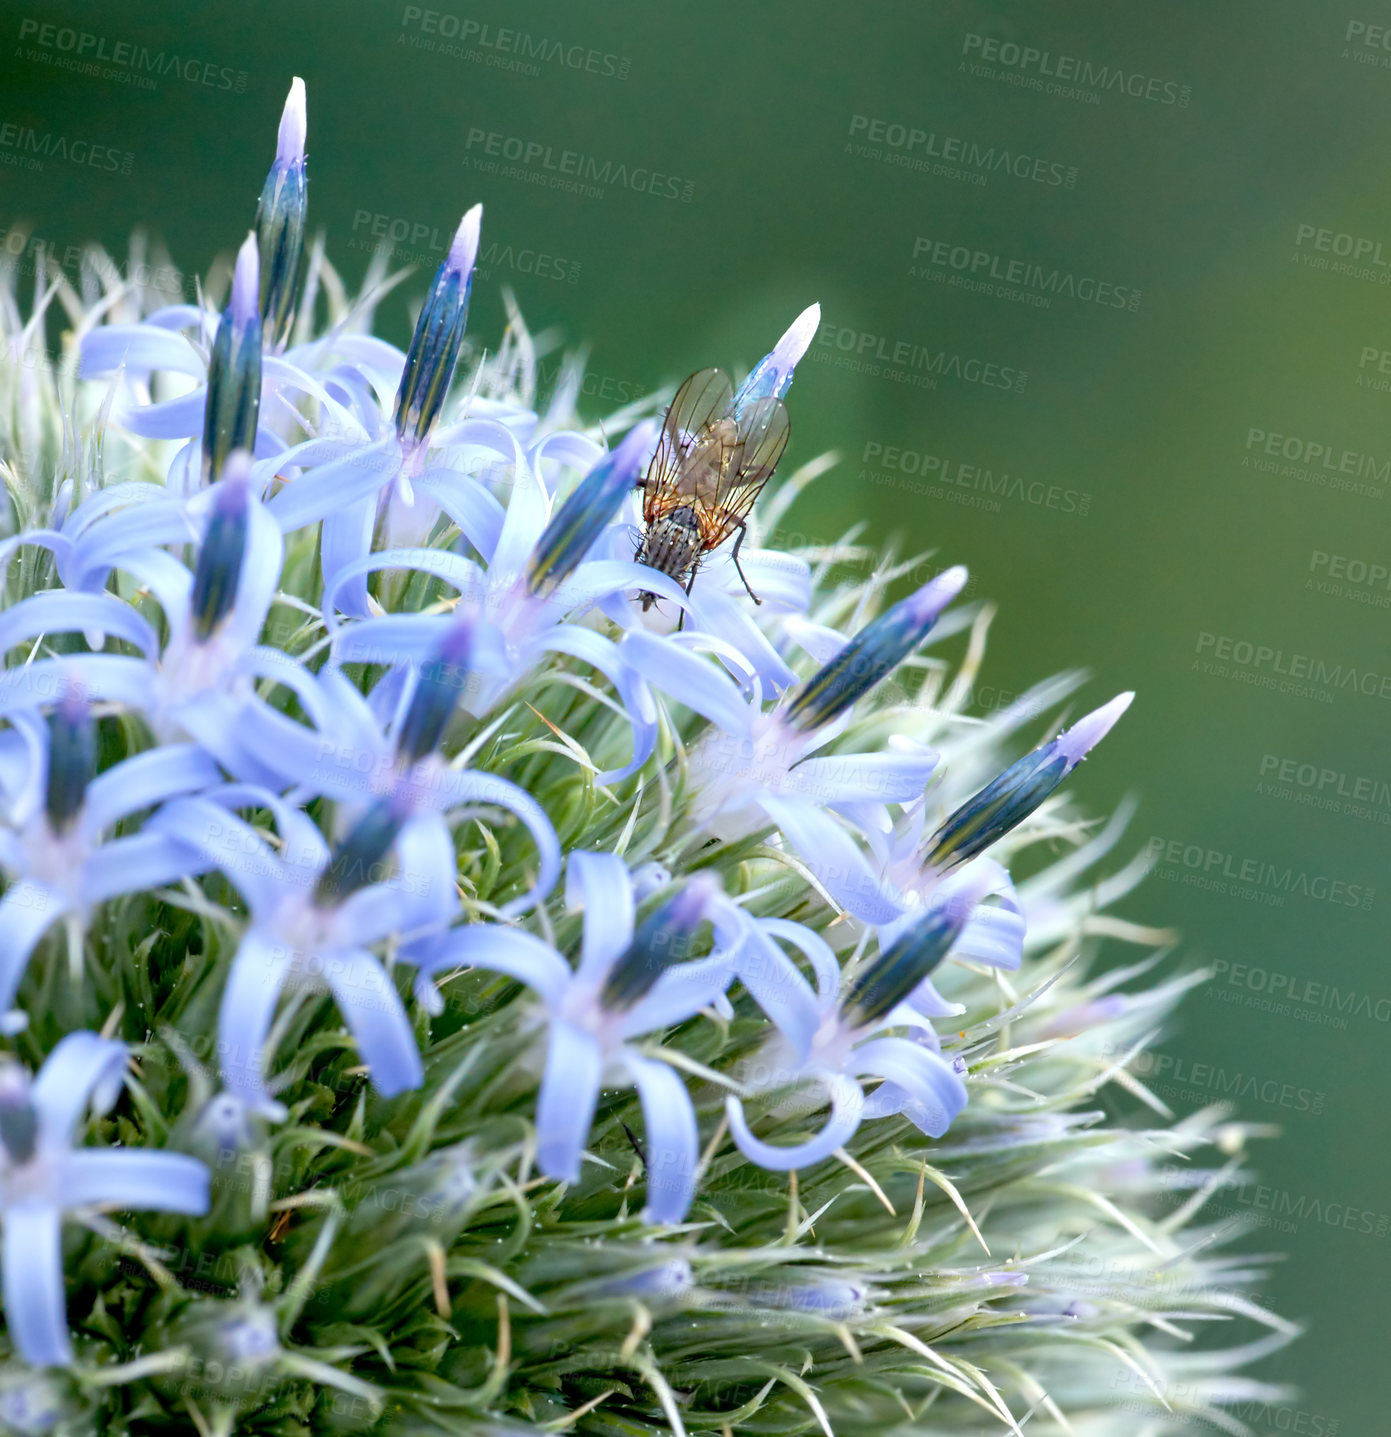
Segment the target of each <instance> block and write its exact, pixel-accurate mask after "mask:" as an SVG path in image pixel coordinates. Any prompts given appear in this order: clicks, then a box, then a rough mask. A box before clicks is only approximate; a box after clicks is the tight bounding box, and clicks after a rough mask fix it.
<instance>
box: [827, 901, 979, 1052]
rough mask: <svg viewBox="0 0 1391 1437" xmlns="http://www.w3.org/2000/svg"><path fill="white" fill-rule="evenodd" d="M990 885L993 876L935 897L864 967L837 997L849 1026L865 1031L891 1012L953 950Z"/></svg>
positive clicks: (842, 1014)
mask: <svg viewBox="0 0 1391 1437" xmlns="http://www.w3.org/2000/svg"><path fill="white" fill-rule="evenodd" d="M993 882H994V878H993V875H989V874H985V875H982V876H981V877H980V878H979V879H978V880H977V881H976V882H975V883H973V884H969V885H968V886H966V887H964V888H961V889H959V890H958V891H957V892H955V893H951V894H947V895H939V896H938V897H937V899H936V900H935V901H934V902H933V903H932V904H930V905H929V906H928V908H927V910H926V911H925V912H924V913H923V914H922V915H921V917H919V918H917V919H915V920H914V921H913V922H912V923H910V924H909V925H908V927H907V928H905V929H904V930H903V932H902V933H900V934H899V935H898V937H897V938H895V939H894V941H893V942H892V943H890V944H889V946H888V947H887V948H885V949H884V950H883V951H882V952H881V953H880V954H879V956H878V957H877V958H876V959H874V961H873V962H871V963H867V964H866V965H865V966H864V967H863V968H862V969H861V970H860V971H859V973H857V974H856V975H855V977H854V978H853V979H852V980H851V981H850V982H849V983H848V984H847V985H846V988H845V992H844V993H843V994H842V996H841V1000H840V1011H841V1016H842V1017H843V1018H844V1020H845V1022H846V1024H847V1026H849V1027H851V1028H866V1027H868V1026H869V1025H870V1024H871V1023H877V1022H878V1021H879V1020H880V1019H881V1018H885V1017H887V1016H888V1015H889V1014H890V1013H892V1012H893V1010H894V1009H895V1008H896V1007H898V1005H899V1004H900V1003H902V1002H903V1000H904V999H905V998H907V997H908V995H909V994H910V993H912V992H913V990H914V989H915V988H916V987H917V986H918V984H920V983H921V982H922V981H923V979H924V978H926V977H927V976H928V975H929V974H930V973H931V972H932V970H933V969H934V968H936V966H937V965H938V964H939V963H940V962H941V961H942V959H943V958H945V957H946V956H947V954H948V953H950V952H951V949H952V945H953V944H954V943H955V942H956V940H957V939H958V938H959V937H960V936H961V930H962V929H963V928H964V927H965V926H966V921H967V919H969V918H970V916H971V913H972V911H973V910H974V908H975V906H976V904H977V903H979V902H980V900H981V899H982V898H984V897H985V895H986V893H987V892H988V890H989V888H990V886H991V884H992V883H993Z"/></svg>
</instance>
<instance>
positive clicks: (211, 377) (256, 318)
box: [203, 234, 261, 484]
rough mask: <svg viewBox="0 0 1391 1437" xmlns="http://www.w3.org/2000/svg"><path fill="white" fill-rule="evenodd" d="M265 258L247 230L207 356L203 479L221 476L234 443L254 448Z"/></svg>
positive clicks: (259, 394) (236, 447)
mask: <svg viewBox="0 0 1391 1437" xmlns="http://www.w3.org/2000/svg"><path fill="white" fill-rule="evenodd" d="M260 275H261V263H260V259H259V257H258V252H257V248H256V236H255V235H254V234H249V235H247V237H246V239H245V241H244V242H243V244H242V247H241V249H239V250H238V251H237V263H236V267H235V268H234V269H233V271H232V297H231V299H230V300H228V302H227V308H226V309H224V310H223V311H222V318H221V320H220V321H219V322H218V326H217V338H216V339H214V340H213V348H212V354H211V355H210V356H209V357H208V397H207V402H206V403H205V405H204V406H203V482H204V483H205V484H206V483H208V482H210V481H211V480H214V479H218V478H220V477H221V475H222V467H223V465H224V464H226V462H227V456H228V455H229V454H230V453H231V452H232V451H233V450H234V449H246V450H250V451H254V450H255V448H256V421H257V419H258V418H259V417H260V413H261V300H260V283H261V278H260Z"/></svg>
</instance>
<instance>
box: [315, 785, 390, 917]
mask: <svg viewBox="0 0 1391 1437" xmlns="http://www.w3.org/2000/svg"><path fill="white" fill-rule="evenodd" d="M410 812H411V810H410V806H409V804H408V803H407V802H406V801H405V800H404V799H403V798H400V797H398V796H396V795H391V796H389V797H387V798H379V799H378V800H377V801H376V803H374V804H373V805H372V807H371V808H369V809H368V810H367V812H366V813H364V814H363V815H362V817H361V818H359V819H358V821H357V822H356V823H355V824H354V825H353V826H352V827H351V828H350V829H349V830H348V832H347V834H346V835H345V836H344V838H343V839H342V841H341V842H339V843H338V845H337V846H336V847H335V848H334V850H333V852H332V853H331V854H330V855H329V860H328V863H327V864H326V865H325V867H324V871H323V872H322V873H321V874H320V875H319V881H318V883H317V884H315V886H314V901H315V903H317V904H318V905H319V907H321V908H331V907H332V906H333V905H334V904H337V903H341V902H342V901H343V900H344V899H345V898H347V897H348V896H349V895H350V894H353V893H356V892H357V890H358V889H359V888H366V887H367V885H368V884H369V883H379V882H380V881H381V877H382V869H383V866H384V864H385V862H386V856H387V854H388V853H390V852H391V845H392V844H393V843H395V842H396V835H397V834H398V833H400V831H401V828H402V826H403V825H404V824H405V821H406V819H407V818H409V817H410Z"/></svg>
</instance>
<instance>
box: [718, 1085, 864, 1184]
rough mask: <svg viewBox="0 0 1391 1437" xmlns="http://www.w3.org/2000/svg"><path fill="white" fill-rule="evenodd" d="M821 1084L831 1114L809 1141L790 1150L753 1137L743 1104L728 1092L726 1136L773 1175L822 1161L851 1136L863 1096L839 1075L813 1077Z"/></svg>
mask: <svg viewBox="0 0 1391 1437" xmlns="http://www.w3.org/2000/svg"><path fill="white" fill-rule="evenodd" d="M817 1076H818V1078H819V1080H820V1081H821V1082H822V1083H824V1085H825V1088H826V1092H827V1095H828V1097H829V1098H830V1101H831V1115H830V1117H829V1118H828V1119H827V1120H826V1125H825V1127H823V1128H822V1129H821V1131H820V1132H819V1133H817V1135H816V1136H815V1137H813V1138H808V1139H807V1140H806V1141H805V1142H801V1143H796V1144H794V1145H793V1146H791V1147H780V1146H777V1145H775V1144H773V1143H765V1142H763V1141H762V1140H761V1139H760V1138H756V1137H754V1135H753V1133H752V1131H751V1130H750V1129H749V1125H748V1121H747V1119H746V1118H745V1117H744V1107H743V1104H742V1103H741V1102H740V1101H739V1099H738V1098H736V1097H735V1096H734V1095H733V1094H732V1093H731V1094H730V1095H729V1097H728V1098H726V1099H725V1117H726V1118H728V1120H729V1131H730V1136H731V1137H732V1138H733V1139H734V1143H735V1146H736V1147H737V1148H738V1149H739V1151H740V1152H741V1153H743V1154H744V1156H745V1157H746V1158H748V1159H749V1161H750V1162H752V1163H757V1164H758V1166H759V1167H761V1168H768V1169H770V1170H771V1171H773V1172H788V1171H790V1170H791V1169H792V1168H804V1167H809V1166H810V1165H811V1164H812V1163H819V1162H822V1161H823V1160H824V1159H826V1158H828V1157H830V1156H831V1154H832V1153H834V1152H835V1150H836V1149H837V1148H840V1147H844V1146H845V1144H846V1143H848V1142H849V1141H850V1139H851V1138H853V1137H854V1136H855V1130H856V1129H857V1128H858V1127H859V1126H860V1118H861V1116H862V1113H863V1110H864V1094H863V1093H862V1092H861V1091H860V1085H859V1084H858V1083H857V1082H855V1080H854V1079H853V1078H848V1077H845V1076H843V1075H842V1074H840V1073H824V1074H818V1075H817Z"/></svg>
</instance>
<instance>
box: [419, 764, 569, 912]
mask: <svg viewBox="0 0 1391 1437" xmlns="http://www.w3.org/2000/svg"><path fill="white" fill-rule="evenodd" d="M440 791H441V794H442V795H443V796H445V797H446V798H447V801H448V802H449V803H450V805H451V807H452V806H453V805H454V804H468V805H472V804H476V803H487V804H494V805H496V806H497V807H498V808H503V809H506V810H507V812H509V813H511V814H514V815H515V816H516V817H517V818H520V819H521V821H522V822H523V823H524V824H525V825H526V829H527V832H528V833H530V834H531V839H532V842H533V843H535V845H536V854H537V859H538V864H537V869H536V882H535V883H533V884H532V885H531V887H530V888H528V889H527V891H526V892H525V893H523V894H521V895H520V896H518V897H516V898H509V899H508V900H507V902H506V903H504V904H503V905H502V908H501V910H500V911H501V912H502V913H503V914H505V915H506V916H507V917H509V918H510V917H513V916H515V915H516V914H518V913H524V912H525V911H526V910H527V909H528V908H534V907H535V906H536V904H538V903H540V902H541V901H543V900H544V899H545V898H546V897H547V895H548V894H549V893H550V892H551V890H552V889H553V888H554V887H555V885H556V883H557V882H558V881H559V879H560V840H559V839H558V838H557V837H556V832H555V829H554V828H553V827H552V826H551V821H550V819H549V818H548V817H547V816H546V810H545V809H544V808H542V807H541V805H540V804H539V803H537V802H536V800H535V799H534V798H532V796H531V795H530V794H529V793H527V791H526V790H525V789H523V788H519V787H518V786H517V785H516V784H515V783H509V782H508V781H507V780H506V779H505V778H498V777H497V776H496V775H494V774H490V773H474V772H471V771H469V770H468V769H461V770H454V771H452V772H451V773H450V774H449V776H448V780H447V783H442V784H441V788H440Z"/></svg>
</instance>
